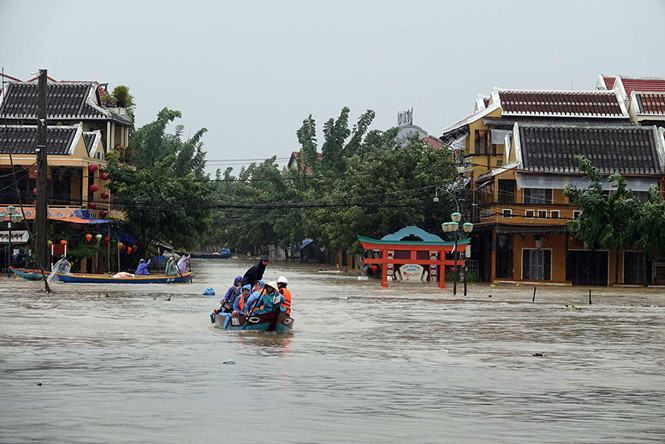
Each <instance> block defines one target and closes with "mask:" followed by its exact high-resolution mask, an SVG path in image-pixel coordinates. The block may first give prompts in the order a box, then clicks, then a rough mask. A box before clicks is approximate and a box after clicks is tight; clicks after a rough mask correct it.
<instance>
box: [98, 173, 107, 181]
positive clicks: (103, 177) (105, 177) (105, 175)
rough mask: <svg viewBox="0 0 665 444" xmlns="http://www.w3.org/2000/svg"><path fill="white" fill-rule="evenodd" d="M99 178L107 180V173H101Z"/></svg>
mask: <svg viewBox="0 0 665 444" xmlns="http://www.w3.org/2000/svg"><path fill="white" fill-rule="evenodd" d="M99 177H101V178H102V180H109V172H108V171H102V172H101V174H100V175H99Z"/></svg>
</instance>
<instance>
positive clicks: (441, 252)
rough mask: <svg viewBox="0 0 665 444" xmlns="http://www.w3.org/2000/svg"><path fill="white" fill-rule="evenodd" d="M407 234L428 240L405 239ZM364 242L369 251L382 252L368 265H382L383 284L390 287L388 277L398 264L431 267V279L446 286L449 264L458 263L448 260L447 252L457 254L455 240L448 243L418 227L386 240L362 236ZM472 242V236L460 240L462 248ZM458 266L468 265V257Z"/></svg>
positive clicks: (367, 259)
mask: <svg viewBox="0 0 665 444" xmlns="http://www.w3.org/2000/svg"><path fill="white" fill-rule="evenodd" d="M404 237H407V238H409V237H418V238H421V239H427V240H422V241H417V240H402V239H403V238H404ZM358 240H359V241H360V244H361V245H362V247H363V248H364V249H365V250H371V251H378V252H379V253H380V257H377V258H365V259H364V260H363V263H364V264H366V265H372V264H376V265H381V286H382V287H386V288H387V287H388V276H391V277H392V276H394V271H395V265H406V264H417V265H422V266H423V267H426V266H429V273H430V280H435V279H436V280H437V281H438V283H439V288H445V286H446V279H445V269H446V268H445V267H446V266H450V267H454V266H455V260H454V258H453V259H447V258H446V255H447V254H451V253H453V251H454V249H455V243H454V242H446V241H444V240H443V239H441V238H440V237H438V236H435V235H432V234H430V233H427V232H426V231H424V230H421V229H420V228H418V227H406V228H403V229H402V230H400V231H398V232H396V233H393V234H391V235H387V236H384V237H383V239H372V238H371V237H365V236H358ZM468 244H469V239H468V238H467V239H461V240H460V241H458V249H462V248H464V247H466V245H468ZM457 265H458V266H459V267H463V266H464V259H461V258H460V259H458V260H457Z"/></svg>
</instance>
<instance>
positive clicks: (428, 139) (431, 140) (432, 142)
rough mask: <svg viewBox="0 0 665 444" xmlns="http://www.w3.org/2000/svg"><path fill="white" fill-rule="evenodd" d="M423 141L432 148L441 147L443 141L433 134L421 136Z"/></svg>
mask: <svg viewBox="0 0 665 444" xmlns="http://www.w3.org/2000/svg"><path fill="white" fill-rule="evenodd" d="M423 142H425V143H426V144H427V146H429V147H430V148H432V149H433V150H438V149H441V148H443V142H441V141H440V140H439V139H437V138H436V137H434V136H430V135H427V136H425V137H424V138H423Z"/></svg>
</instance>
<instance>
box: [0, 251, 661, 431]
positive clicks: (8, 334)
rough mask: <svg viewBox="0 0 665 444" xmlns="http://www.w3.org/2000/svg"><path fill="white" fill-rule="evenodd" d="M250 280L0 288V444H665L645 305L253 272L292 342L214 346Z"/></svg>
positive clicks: (13, 283) (547, 293)
mask: <svg viewBox="0 0 665 444" xmlns="http://www.w3.org/2000/svg"><path fill="white" fill-rule="evenodd" d="M249 265H250V263H249V262H241V261H238V260H228V261H222V260H220V261H205V262H204V261H193V266H194V271H195V273H196V275H195V279H194V283H193V284H191V285H163V286H160V285H146V286H120V285H118V286H116V287H114V286H103V285H87V286H85V285H74V284H58V283H56V284H54V285H53V286H54V288H55V290H56V292H57V293H56V294H54V295H45V294H43V293H39V292H37V291H36V290H38V289H40V288H41V284H40V283H32V282H28V281H23V280H14V279H11V280H8V279H6V278H2V280H0V442H2V443H13V442H36V441H49V442H68V443H74V442H86V443H87V442H137V443H138V442H174V443H182V442H231V441H243V442H251V443H253V442H258V443H261V442H280V443H281V442H284V443H297V442H300V443H310V442H326V443H327V442H335V443H337V442H345V443H348V442H354V443H368V442H404V441H409V442H413V443H420V442H432V443H439V442H521V443H533V442H552V443H554V442H567V443H572V442H575V443H577V442H579V443H591V442H593V443H598V442H603V443H624V442H658V443H662V442H664V441H665V422H664V421H663V417H665V294H664V293H665V291H663V290H660V291H659V290H635V289H626V290H625V292H626V293H628V292H633V293H635V294H636V295H635V296H625V295H623V294H622V293H620V292H617V290H615V291H613V292H612V294H613V296H607V297H604V296H603V295H602V294H601V293H598V295H595V296H594V301H593V305H590V306H589V305H586V300H587V295H586V289H579V288H576V289H557V288H549V289H546V290H544V289H543V290H539V293H538V295H537V299H536V303H535V304H532V303H531V292H530V290H527V289H520V290H519V291H516V289H515V287H505V288H502V289H496V288H490V287H489V286H475V287H473V291H472V293H471V294H470V296H468V297H467V298H463V297H458V298H457V299H456V300H452V297H451V290H450V288H447V289H445V290H443V291H440V290H438V289H436V288H435V287H422V286H394V287H392V288H391V289H389V290H383V289H381V288H380V284H379V282H377V281H368V282H358V281H356V280H354V278H353V277H348V276H342V275H335V274H321V273H316V268H314V267H302V266H299V265H291V264H280V263H271V264H270V265H269V266H268V269H267V272H266V276H265V277H266V278H268V279H272V278H275V277H277V276H278V275H280V274H284V275H286V276H287V277H288V278H289V281H290V285H289V288H291V289H292V292H293V294H294V300H293V316H294V318H295V319H296V324H295V328H294V333H293V334H292V335H289V336H270V335H262V334H247V333H245V334H243V333H235V332H227V331H223V330H220V329H217V328H214V327H213V326H212V325H211V324H210V320H209V318H208V314H209V312H210V310H211V309H212V308H213V307H214V306H215V305H216V304H217V301H218V299H219V295H220V293H221V294H223V292H224V291H225V289H226V288H227V287H228V286H229V285H230V284H231V283H232V280H233V277H234V276H235V275H236V274H239V273H240V274H242V272H243V271H244V270H245V269H246V268H247V267H248V266H249ZM206 287H214V288H215V289H216V290H217V292H218V296H217V297H204V296H201V295H200V294H201V291H202V290H203V289H204V288H206ZM606 291H609V290H606ZM489 294H492V297H491V298H490V297H488V296H489ZM564 304H575V305H576V306H577V307H578V308H579V309H567V308H565V306H564ZM534 353H536V354H540V353H542V356H534ZM227 360H232V361H233V362H235V364H224V361H227Z"/></svg>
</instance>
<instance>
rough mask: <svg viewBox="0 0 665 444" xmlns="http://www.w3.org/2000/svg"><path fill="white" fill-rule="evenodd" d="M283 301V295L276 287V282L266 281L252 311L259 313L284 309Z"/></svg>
mask: <svg viewBox="0 0 665 444" xmlns="http://www.w3.org/2000/svg"><path fill="white" fill-rule="evenodd" d="M284 301H285V299H284V296H283V295H282V294H281V293H280V292H279V290H278V289H277V282H274V281H271V282H268V283H267V284H266V285H265V287H264V291H263V294H262V295H261V297H260V298H259V300H258V301H257V303H256V308H255V309H254V311H253V312H252V313H253V314H257V315H260V314H265V313H270V312H273V311H286V308H285V307H284Z"/></svg>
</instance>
